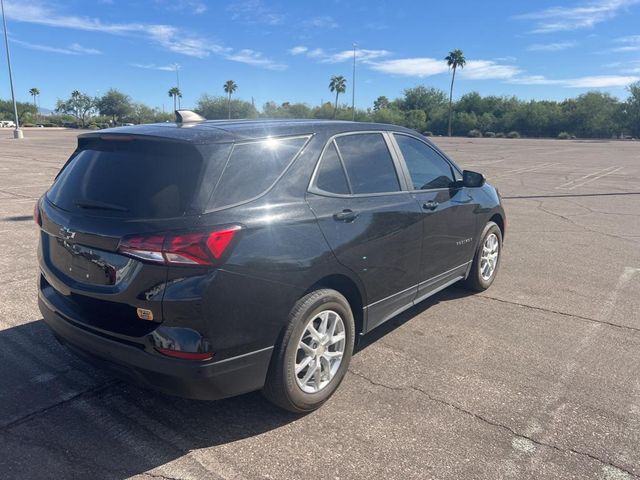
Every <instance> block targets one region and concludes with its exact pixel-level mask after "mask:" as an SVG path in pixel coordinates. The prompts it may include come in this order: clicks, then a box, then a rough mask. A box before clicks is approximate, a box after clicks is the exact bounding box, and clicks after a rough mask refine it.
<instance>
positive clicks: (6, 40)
mask: <svg viewBox="0 0 640 480" xmlns="http://www.w3.org/2000/svg"><path fill="white" fill-rule="evenodd" d="M0 9H1V10H2V26H3V27H4V46H5V48H6V50H7V65H8V66H9V85H10V86H11V99H12V100H13V114H14V115H15V119H16V129H15V130H14V132H13V138H24V135H23V134H22V130H20V119H19V118H18V105H17V104H16V95H15V93H14V91H13V72H12V71H11V55H10V54H9V36H8V35H7V19H6V18H5V16H4V1H3V0H0Z"/></svg>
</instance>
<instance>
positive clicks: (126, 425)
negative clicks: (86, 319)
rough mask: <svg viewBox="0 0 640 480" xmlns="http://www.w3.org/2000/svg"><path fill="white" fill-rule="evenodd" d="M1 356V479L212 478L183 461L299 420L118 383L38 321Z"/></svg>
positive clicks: (2, 339)
mask: <svg viewBox="0 0 640 480" xmlns="http://www.w3.org/2000/svg"><path fill="white" fill-rule="evenodd" d="M470 293H471V292H468V291H466V290H463V289H460V288H456V287H453V288H449V289H447V290H445V291H443V292H440V293H438V294H437V295H434V296H433V297H431V298H430V299H428V300H426V301H424V302H422V303H421V304H420V305H418V306H415V307H413V308H411V309H409V310H407V311H406V312H404V313H403V314H401V315H399V316H398V317H397V318H395V319H392V320H390V321H389V322H387V323H385V324H384V325H382V326H380V327H379V328H377V329H376V330H374V331H373V332H372V333H370V334H369V335H367V336H366V337H364V338H363V341H361V342H360V343H361V344H360V346H359V347H358V349H357V351H361V350H362V349H364V348H366V347H367V346H368V345H371V344H372V343H374V342H375V341H376V340H377V339H379V338H381V337H383V336H385V335H386V334H388V333H390V332H391V331H393V330H394V329H396V328H398V327H399V326H401V325H403V324H404V323H406V322H407V321H409V320H411V319H412V318H413V317H415V316H416V315H419V314H420V313H422V312H424V311H425V310H427V309H429V308H430V307H431V306H433V305H435V304H436V303H439V302H443V301H449V300H453V299H456V298H460V297H462V296H467V295H469V294H470ZM0 352H2V353H1V355H2V362H0V379H1V384H2V389H0V471H2V472H13V474H15V477H13V478H70V477H73V478H76V477H83V478H84V477H87V478H94V479H95V478H127V477H130V476H134V475H137V474H143V473H144V472H148V471H149V470H153V469H155V468H158V467H160V466H163V465H166V464H169V463H170V462H172V461H174V460H177V459H180V462H181V463H180V465H181V467H180V468H188V469H189V472H190V473H191V474H192V475H194V476H197V477H201V478H202V477H207V478H212V475H211V471H210V470H211V468H212V466H211V465H207V466H206V467H205V466H203V464H202V463H201V462H200V461H199V460H197V459H195V458H193V456H192V455H191V454H190V452H193V451H194V450H198V449H201V448H208V447H213V446H217V445H225V444H229V443H232V442H237V441H239V440H243V439H248V438H250V437H255V436H258V435H260V434H262V433H265V432H268V431H271V430H274V429H278V428H282V427H285V426H287V425H288V424H290V423H291V422H294V421H295V420H297V419H299V418H301V416H299V415H295V414H291V413H288V412H285V411H283V410H280V409H278V408H277V407H275V406H273V405H271V404H270V403H268V402H267V401H266V400H265V399H263V398H262V396H261V395H260V393H251V394H247V395H243V396H240V397H235V398H231V399H226V400H219V401H215V402H207V401H197V400H188V399H183V398H177V397H171V396H168V395H164V394H160V393H156V392H153V391H149V390H144V389H141V388H138V387H135V386H132V385H129V384H126V383H123V382H121V381H119V380H116V379H114V378H113V377H111V376H110V375H109V374H107V373H106V372H103V371H100V370H97V369H95V368H94V367H92V366H91V365H89V364H87V363H85V362H84V361H82V360H80V359H78V358H76V357H75V356H74V355H72V354H71V353H69V352H68V351H67V350H66V349H65V348H64V347H63V346H62V345H60V344H59V343H58V342H57V341H56V340H55V339H54V337H53V335H52V334H51V332H50V331H49V329H48V327H47V326H46V325H45V324H44V322H43V321H42V320H37V321H33V322H30V323H26V324H22V325H18V326H15V327H10V328H7V329H5V330H0ZM223 452H224V450H223ZM214 457H218V455H216V456H214ZM223 464H224V465H225V468H231V467H230V465H233V464H234V462H224V463H223ZM220 465H222V463H221V464H220ZM214 467H215V466H214ZM165 468H166V467H165ZM13 474H10V475H9V477H4V478H12V477H11V475H13ZM214 478H215V477H214Z"/></svg>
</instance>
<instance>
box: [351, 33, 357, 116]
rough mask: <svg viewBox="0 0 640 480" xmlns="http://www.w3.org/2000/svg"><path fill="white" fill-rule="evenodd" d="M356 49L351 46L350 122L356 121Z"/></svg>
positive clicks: (354, 46)
mask: <svg viewBox="0 0 640 480" xmlns="http://www.w3.org/2000/svg"><path fill="white" fill-rule="evenodd" d="M356 47H357V45H356V44H355V43H354V44H353V75H352V76H351V114H352V116H351V120H352V121H354V122H355V121H356Z"/></svg>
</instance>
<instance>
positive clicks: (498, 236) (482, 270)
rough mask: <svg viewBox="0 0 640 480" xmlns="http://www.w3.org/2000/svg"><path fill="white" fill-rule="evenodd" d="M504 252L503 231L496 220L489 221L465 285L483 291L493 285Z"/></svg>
mask: <svg viewBox="0 0 640 480" xmlns="http://www.w3.org/2000/svg"><path fill="white" fill-rule="evenodd" d="M501 254H502V232H501V231H500V227H498V225H497V224H496V223H494V222H488V223H487V224H486V225H485V227H484V230H483V231H482V236H481V237H480V243H479V245H478V248H477V250H476V254H475V256H474V257H473V263H472V265H471V270H470V271H469V276H468V277H467V279H466V280H465V281H464V285H465V286H466V287H467V288H469V289H470V290H475V291H478V292H481V291H483V290H486V289H487V288H489V287H490V286H491V284H492V283H493V280H494V279H495V278H496V274H497V273H498V267H499V266H500V255H501Z"/></svg>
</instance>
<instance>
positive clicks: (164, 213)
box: [47, 139, 231, 218]
mask: <svg viewBox="0 0 640 480" xmlns="http://www.w3.org/2000/svg"><path fill="white" fill-rule="evenodd" d="M230 148H231V147H230V146H229V145H210V146H207V150H206V151H204V154H203V151H202V150H200V149H198V148H197V147H195V146H193V145H189V144H185V143H176V142H159V141H146V140H137V139H136V140H131V141H88V142H86V145H85V146H84V149H82V150H80V151H79V152H77V153H76V154H75V156H74V157H73V158H72V159H71V160H70V161H69V162H68V163H67V165H66V166H65V167H64V168H63V170H62V171H61V172H60V174H59V175H58V177H57V179H56V181H55V182H54V184H53V186H52V187H51V189H50V190H49V192H48V193H47V198H48V199H49V200H50V201H51V202H52V203H53V204H55V205H57V206H58V207H60V208H62V209H64V210H68V211H86V212H91V214H93V215H101V216H118V217H125V218H169V217H178V216H183V215H189V214H196V213H200V212H201V211H202V206H203V205H202V204H203V203H204V202H203V197H207V198H208V195H206V196H205V195H202V194H201V193H202V190H203V189H205V190H208V192H209V193H210V192H211V189H212V188H213V186H214V185H215V178H214V179H212V178H211V177H212V176H215V170H216V168H215V167H216V163H217V165H218V175H219V170H220V166H221V165H222V164H224V160H226V158H227V155H228V151H229V150H230ZM210 159H213V160H214V162H213V164H211V162H210ZM208 173H209V174H208ZM216 178H217V177H216ZM205 200H206V198H205Z"/></svg>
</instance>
